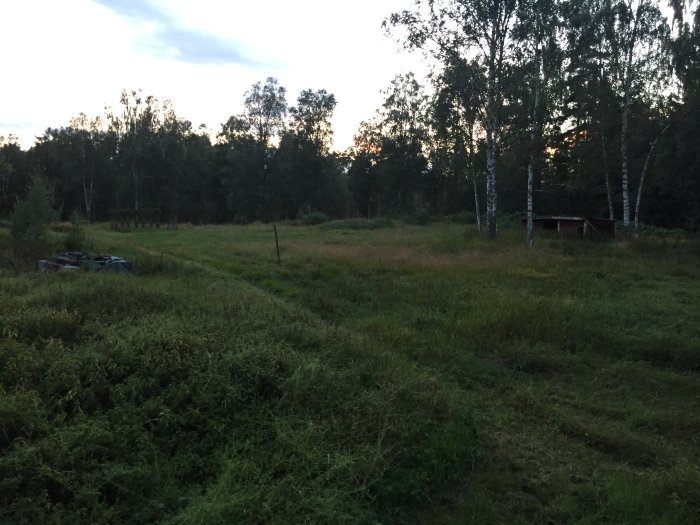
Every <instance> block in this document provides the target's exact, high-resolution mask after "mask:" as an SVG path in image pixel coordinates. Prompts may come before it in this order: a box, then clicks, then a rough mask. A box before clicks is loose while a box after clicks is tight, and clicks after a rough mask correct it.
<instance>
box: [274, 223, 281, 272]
mask: <svg viewBox="0 0 700 525" xmlns="http://www.w3.org/2000/svg"><path fill="white" fill-rule="evenodd" d="M272 227H273V228H274V230H275V249H276V250H277V264H281V263H282V260H281V259H280V241H279V238H278V237H277V224H273V225H272Z"/></svg>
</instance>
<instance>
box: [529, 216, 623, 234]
mask: <svg viewBox="0 0 700 525" xmlns="http://www.w3.org/2000/svg"><path fill="white" fill-rule="evenodd" d="M532 222H533V228H534V230H535V231H540V232H543V233H545V234H546V233H550V234H557V235H559V234H561V235H564V236H567V237H582V238H583V237H587V238H593V239H613V238H614V237H615V221H612V220H610V219H593V218H589V217H555V216H550V217H533V219H532ZM521 223H522V225H523V227H525V228H527V217H524V218H523V219H521Z"/></svg>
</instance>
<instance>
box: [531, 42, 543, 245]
mask: <svg viewBox="0 0 700 525" xmlns="http://www.w3.org/2000/svg"><path fill="white" fill-rule="evenodd" d="M540 61H541V55H540V44H539V42H538V43H537V47H536V49H535V62H536V67H537V77H536V78H535V96H534V100H533V104H532V117H531V122H530V155H529V158H528V164H527V246H528V248H532V247H533V246H534V245H535V239H534V227H533V220H532V217H533V202H532V191H533V186H534V184H535V151H536V148H537V139H538V137H537V135H538V130H539V125H538V124H539V123H538V121H537V111H538V109H539V106H540V78H541V75H542V67H541V63H540Z"/></svg>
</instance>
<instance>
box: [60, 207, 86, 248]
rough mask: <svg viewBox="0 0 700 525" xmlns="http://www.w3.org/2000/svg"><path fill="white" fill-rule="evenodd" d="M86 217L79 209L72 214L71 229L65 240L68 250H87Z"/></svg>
mask: <svg viewBox="0 0 700 525" xmlns="http://www.w3.org/2000/svg"><path fill="white" fill-rule="evenodd" d="M85 222H86V221H85V218H84V217H83V216H82V214H81V213H80V212H79V211H74V212H73V213H71V215H70V229H69V230H68V232H67V235H66V238H65V240H64V247H65V249H66V251H69V252H74V251H75V252H77V251H84V250H87V248H88V247H87V235H86V234H85Z"/></svg>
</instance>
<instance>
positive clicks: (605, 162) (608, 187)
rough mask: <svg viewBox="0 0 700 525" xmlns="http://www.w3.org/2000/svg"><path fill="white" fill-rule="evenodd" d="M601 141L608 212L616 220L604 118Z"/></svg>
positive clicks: (601, 125) (612, 219)
mask: <svg viewBox="0 0 700 525" xmlns="http://www.w3.org/2000/svg"><path fill="white" fill-rule="evenodd" d="M600 142H601V147H602V149H603V174H604V175H605V191H606V193H607V195H608V213H609V216H610V220H611V221H614V220H615V208H614V206H613V197H612V186H611V185H610V172H609V171H608V152H607V146H606V143H605V129H604V126H603V120H602V119H601V121H600Z"/></svg>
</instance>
